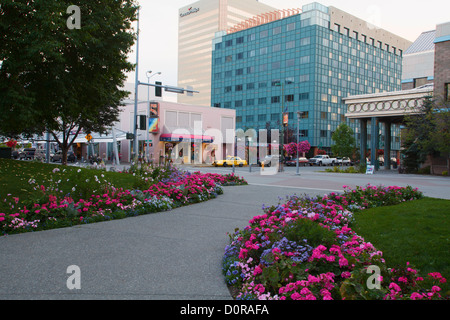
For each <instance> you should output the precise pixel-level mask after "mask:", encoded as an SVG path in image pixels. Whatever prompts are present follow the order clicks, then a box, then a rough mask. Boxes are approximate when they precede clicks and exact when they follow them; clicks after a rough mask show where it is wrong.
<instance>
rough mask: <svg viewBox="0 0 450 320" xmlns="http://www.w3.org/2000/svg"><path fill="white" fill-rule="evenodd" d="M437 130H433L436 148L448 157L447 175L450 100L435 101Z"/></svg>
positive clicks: (432, 135) (449, 147) (449, 164)
mask: <svg viewBox="0 0 450 320" xmlns="http://www.w3.org/2000/svg"><path fill="white" fill-rule="evenodd" d="M433 120H434V125H435V130H434V131H433V132H431V140H432V141H433V144H434V148H435V149H436V150H437V151H438V152H439V153H440V155H441V156H442V157H445V158H446V159H447V175H450V102H449V101H440V102H435V105H434V108H433Z"/></svg>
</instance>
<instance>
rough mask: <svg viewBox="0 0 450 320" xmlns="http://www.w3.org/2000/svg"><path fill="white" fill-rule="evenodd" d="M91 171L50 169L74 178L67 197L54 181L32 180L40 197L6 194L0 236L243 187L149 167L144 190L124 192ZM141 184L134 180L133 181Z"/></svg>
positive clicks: (154, 208) (228, 179)
mask: <svg viewBox="0 0 450 320" xmlns="http://www.w3.org/2000/svg"><path fill="white" fill-rule="evenodd" d="M89 170H90V169H85V170H81V169H78V171H77V172H76V173H75V174H74V175H72V176H70V178H67V176H64V175H63V174H62V172H61V170H60V169H58V168H55V169H53V173H54V174H55V177H58V178H63V179H65V178H67V179H66V180H67V181H69V180H70V179H72V180H70V181H73V187H72V189H71V192H70V193H65V192H63V191H62V190H61V188H60V183H61V179H59V180H56V179H55V180H56V181H53V179H52V184H51V186H50V187H49V186H47V187H45V186H44V185H42V184H39V183H36V181H35V180H34V179H30V180H29V184H31V185H33V186H34V190H35V192H38V193H39V196H37V197H36V196H35V197H33V199H26V200H19V198H18V197H14V196H13V195H8V199H4V202H5V203H9V212H3V213H0V232H1V233H2V234H11V233H20V232H28V231H37V230H45V229H51V228H60V227H66V226H73V225H77V224H82V223H93V222H98V221H105V220H110V219H118V218H125V217H130V216H136V215H141V214H147V213H153V212H162V211H168V210H171V209H173V208H176V207H180V206H184V205H189V204H192V203H197V202H201V201H206V200H209V199H212V198H215V197H217V195H219V194H222V193H223V190H222V186H224V185H235V184H246V181H245V180H244V179H242V178H239V177H237V176H234V175H224V176H223V175H219V174H201V173H200V172H196V173H189V172H184V171H180V170H177V169H174V168H171V169H170V168H166V169H159V168H158V169H157V170H154V169H151V168H147V169H146V170H144V171H140V172H139V173H138V174H139V175H142V176H143V177H148V178H149V179H147V180H143V181H144V182H145V183H141V182H139V184H141V186H145V188H141V189H133V190H127V189H123V188H116V187H114V186H113V185H112V184H111V183H109V182H108V181H107V180H106V179H105V177H104V175H103V174H99V176H97V175H94V177H93V178H92V177H91V175H92V172H89ZM155 171H157V172H156V173H155ZM99 173H101V171H99ZM128 173H133V174H135V172H128ZM58 174H61V176H57V175H58ZM88 174H90V175H88ZM123 174H126V173H123ZM140 179H141V178H140V177H138V178H137V181H139V180H140ZM141 181H142V180H141Z"/></svg>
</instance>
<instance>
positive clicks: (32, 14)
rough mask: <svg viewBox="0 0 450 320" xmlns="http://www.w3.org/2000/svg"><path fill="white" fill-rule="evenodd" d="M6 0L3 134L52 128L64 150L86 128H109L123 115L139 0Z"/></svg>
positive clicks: (0, 44) (0, 104)
mask: <svg viewBox="0 0 450 320" xmlns="http://www.w3.org/2000/svg"><path fill="white" fill-rule="evenodd" d="M76 3H77V6H78V7H79V9H80V15H79V17H77V19H81V21H75V22H76V23H77V24H79V27H80V28H79V29H77V28H69V23H68V22H70V20H69V19H71V12H69V13H68V8H69V7H71V5H73V1H66V0H19V1H18V0H2V1H1V4H0V110H1V112H0V124H1V125H0V135H2V136H5V137H11V138H13V137H18V136H19V135H32V134H38V135H43V134H44V133H46V132H50V133H51V135H52V138H53V139H54V140H56V141H57V142H58V144H59V147H60V149H61V150H62V152H63V163H67V151H68V150H69V148H70V146H71V145H72V143H73V141H74V140H75V139H76V137H77V136H78V134H79V133H80V132H84V133H91V132H99V133H104V132H106V131H107V130H108V128H109V127H110V126H111V125H112V124H113V123H114V122H115V121H117V120H118V115H119V112H120V109H119V107H120V105H121V101H122V100H123V99H124V98H125V97H126V96H128V94H129V93H128V92H126V91H124V90H121V89H120V88H122V87H123V84H124V82H125V80H126V73H127V72H129V71H132V70H133V69H134V64H131V63H130V62H128V61H127V59H128V54H129V52H130V50H131V47H132V45H133V44H134V42H135V39H136V32H135V31H134V30H133V29H132V23H133V21H135V20H136V16H137V9H138V6H137V4H136V3H135V0H104V1H92V0H78V1H76Z"/></svg>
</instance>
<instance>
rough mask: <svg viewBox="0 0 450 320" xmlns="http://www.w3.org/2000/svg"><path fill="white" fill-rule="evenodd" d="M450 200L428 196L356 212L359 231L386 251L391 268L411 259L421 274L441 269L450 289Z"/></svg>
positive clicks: (357, 229) (366, 238)
mask: <svg viewBox="0 0 450 320" xmlns="http://www.w3.org/2000/svg"><path fill="white" fill-rule="evenodd" d="M449 215H450V200H441V199H433V198H424V199H420V200H415V201H411V202H405V203H403V204H400V205H396V206H387V207H379V208H374V209H369V210H364V211H362V212H359V213H357V214H356V226H355V227H354V229H355V231H356V232H357V233H358V234H359V235H361V236H362V237H363V238H364V239H365V240H366V241H369V242H371V243H372V244H373V245H374V246H375V247H376V248H377V249H379V250H381V251H382V252H383V256H384V258H385V259H386V263H387V265H388V267H395V266H399V265H400V266H405V265H406V262H410V263H411V264H412V265H413V266H414V267H416V268H417V269H419V271H420V273H421V274H428V273H429V272H440V273H441V274H442V276H443V277H445V278H446V279H447V283H445V284H443V285H442V287H443V288H442V289H443V292H448V291H449V290H450V285H449V282H450V254H449V253H450V219H449Z"/></svg>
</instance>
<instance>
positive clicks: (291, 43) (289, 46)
mask: <svg viewBox="0 0 450 320" xmlns="http://www.w3.org/2000/svg"><path fill="white" fill-rule="evenodd" d="M293 48H295V40H294V41H288V42H286V50H287V49H293Z"/></svg>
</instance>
